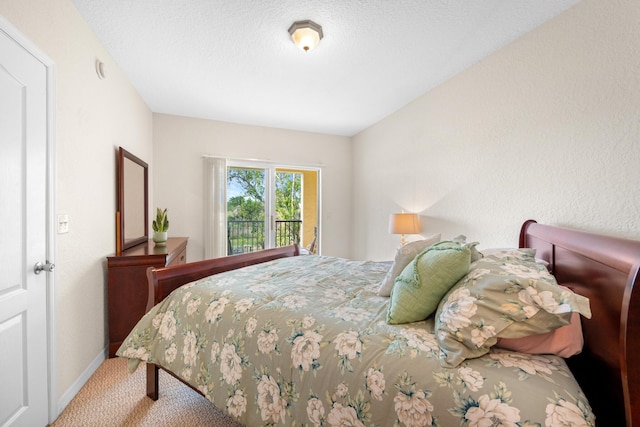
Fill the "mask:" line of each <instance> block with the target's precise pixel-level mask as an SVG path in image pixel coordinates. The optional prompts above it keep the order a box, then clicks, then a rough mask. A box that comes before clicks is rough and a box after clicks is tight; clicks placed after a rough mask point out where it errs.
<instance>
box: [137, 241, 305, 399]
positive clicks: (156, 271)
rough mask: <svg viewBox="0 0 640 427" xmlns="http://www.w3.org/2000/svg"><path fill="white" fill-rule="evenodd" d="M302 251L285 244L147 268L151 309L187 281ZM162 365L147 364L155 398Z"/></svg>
mask: <svg viewBox="0 0 640 427" xmlns="http://www.w3.org/2000/svg"><path fill="white" fill-rule="evenodd" d="M298 255H300V249H299V248H298V245H291V246H285V247H282V248H274V249H266V250H263V251H257V252H249V253H246V254H240V255H231V256H228V257H222V258H214V259H207V260H204V261H197V262H191V263H187V264H181V265H176V266H171V267H165V268H154V267H149V268H148V269H147V280H148V284H149V295H148V298H147V311H149V310H151V308H152V307H153V306H154V305H156V304H158V303H159V302H161V301H162V300H163V299H164V298H165V297H166V296H167V295H169V294H170V293H171V292H173V291H174V290H175V289H177V288H179V287H180V286H182V285H186V284H187V283H191V282H193V281H194V280H198V279H202V278H204V277H208V276H211V275H214V274H218V273H222V272H225V271H231V270H236V269H238V268H242V267H247V266H249V265H254V264H260V263H263V262H267V261H273V260H274V259H278V258H285V257H291V256H298ZM158 369H159V368H158V366H157V365H154V364H150V363H148V364H147V396H149V397H150V398H151V399H153V400H158V392H159V391H158ZM185 384H186V383H185ZM196 391H198V390H196Z"/></svg>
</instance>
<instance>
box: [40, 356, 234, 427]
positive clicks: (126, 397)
mask: <svg viewBox="0 0 640 427" xmlns="http://www.w3.org/2000/svg"><path fill="white" fill-rule="evenodd" d="M145 372H146V369H145V367H144V366H142V365H141V366H140V367H138V370H136V372H134V373H133V374H129V371H128V370H127V365H126V360H124V359H120V358H114V359H107V360H105V361H104V363H103V364H102V365H100V367H99V368H98V370H97V371H96V372H95V374H94V375H93V376H92V377H91V378H90V379H89V381H87V383H86V384H85V385H84V386H83V387H82V389H81V390H80V392H79V393H78V394H77V396H76V397H74V398H73V400H72V401H71V403H69V405H68V406H67V407H66V408H65V410H64V411H63V412H62V414H60V416H59V417H58V419H57V420H56V421H55V422H54V423H53V424H51V426H52V427H71V426H72V427H93V426H96V427H98V426H100V427H107V426H149V427H158V426H189V427H191V426H213V427H240V426H241V425H240V424H238V423H236V422H235V421H234V420H233V419H231V418H229V417H227V416H226V415H224V414H223V413H222V412H221V411H220V410H218V409H217V408H216V407H215V406H213V404H212V403H211V402H209V401H208V400H206V399H205V398H204V397H202V396H201V395H199V394H198V393H196V392H195V391H193V390H192V389H190V388H189V387H187V386H185V385H184V384H182V383H181V382H180V381H178V380H176V379H175V378H173V377H172V376H171V375H169V374H167V373H166V372H162V371H160V398H159V399H158V400H157V401H155V402H154V401H152V400H151V399H149V398H148V397H147V396H146V389H145V383H146V375H145Z"/></svg>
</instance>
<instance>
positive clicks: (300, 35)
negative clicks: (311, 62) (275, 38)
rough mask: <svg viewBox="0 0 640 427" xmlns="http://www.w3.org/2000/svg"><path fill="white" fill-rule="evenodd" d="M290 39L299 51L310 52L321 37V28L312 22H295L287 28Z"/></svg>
mask: <svg viewBox="0 0 640 427" xmlns="http://www.w3.org/2000/svg"><path fill="white" fill-rule="evenodd" d="M289 34H291V39H292V40H293V42H294V43H295V44H296V46H298V47H299V48H300V49H302V50H304V51H305V52H308V51H310V50H311V49H313V48H314V47H316V46H317V45H318V43H320V40H321V39H322V37H323V34H322V27H321V26H320V25H318V24H316V23H315V22H313V21H309V20H306V21H296V22H294V23H293V24H291V27H289Z"/></svg>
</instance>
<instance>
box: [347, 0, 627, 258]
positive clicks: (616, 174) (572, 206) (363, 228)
mask: <svg viewBox="0 0 640 427" xmlns="http://www.w3.org/2000/svg"><path fill="white" fill-rule="evenodd" d="M638 22H640V7H638V2H637V0H616V1H606V2H603V1H599V0H583V1H582V2H580V3H578V4H577V5H576V6H574V7H573V8H571V9H569V10H568V11H566V12H565V13H563V14H561V15H560V16H558V17H557V18H555V19H553V20H552V21H550V22H549V23H547V24H545V25H543V26H541V27H540V28H538V29H536V30H534V31H532V32H530V33H529V34H527V35H525V36H524V37H522V38H521V39H519V40H517V41H516V42H514V43H512V44H511V45H509V46H507V47H505V48H504V49H502V50H500V51H499V52H497V53H495V54H493V55H491V56H490V57H489V58H487V59H485V60H483V61H481V62H480V63H478V64H476V65H474V66H472V67H471V68H469V69H467V70H466V71H464V72H462V73H461V74H459V75H457V76H455V77H453V78H452V79H450V80H449V81H447V82H445V83H444V84H442V85H441V86H439V87H437V88H436V89H434V90H432V91H430V92H429V93H427V94H425V95H424V96H422V97H420V98H419V99H417V100H416V101H414V102H413V103H411V104H409V105H408V106H406V107H404V108H402V109H401V110H399V111H397V112H396V113H395V114H393V115H391V116H389V117H387V118H385V119H384V120H382V121H381V122H379V123H378V124H376V125H375V126H372V127H370V128H369V129H367V130H365V131H363V132H361V133H360V134H359V135H357V136H355V137H354V138H353V143H354V148H353V166H354V177H353V194H354V209H353V226H354V232H353V234H352V237H353V256H354V257H355V258H358V259H364V258H373V259H388V258H390V257H392V256H393V253H394V249H395V248H396V247H397V245H398V242H399V236H391V235H389V234H387V221H388V215H389V213H391V212H396V211H400V209H405V210H406V211H410V212H419V213H420V215H421V218H422V221H423V232H422V234H423V235H424V236H428V235H431V234H434V233H438V232H441V233H442V234H443V236H444V237H449V238H450V237H453V236H454V235H456V234H459V233H463V234H466V235H467V236H468V237H469V238H470V239H471V240H473V241H479V242H480V247H495V246H504V245H510V246H513V245H515V244H517V239H518V231H519V226H520V224H521V223H522V222H523V221H524V220H526V219H528V218H534V219H537V220H539V221H540V222H545V223H550V224H556V225H564V226H571V227H576V228H580V229H587V230H595V231H600V232H605V233H610V234H614V235H620V236H629V237H632V238H640V221H638V218H640V199H639V195H640V193H639V190H638V188H639V184H640V168H639V167H638V165H640V147H639V145H638V144H639V141H640V119H639V117H640V78H639V77H638V76H640V73H639V71H638V70H640V52H639V51H638V46H639V44H638V40H640V26H639V25H638ZM410 237H411V238H412V239H415V238H417V236H410Z"/></svg>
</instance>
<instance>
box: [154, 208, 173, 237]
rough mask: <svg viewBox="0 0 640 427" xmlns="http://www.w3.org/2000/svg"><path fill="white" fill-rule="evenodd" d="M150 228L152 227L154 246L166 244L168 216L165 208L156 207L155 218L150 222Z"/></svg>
mask: <svg viewBox="0 0 640 427" xmlns="http://www.w3.org/2000/svg"><path fill="white" fill-rule="evenodd" d="M151 228H153V241H154V242H155V243H156V246H166V245H167V230H169V217H168V216H167V209H166V208H165V209H164V210H161V209H160V208H156V219H154V220H153V222H152V223H151Z"/></svg>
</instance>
